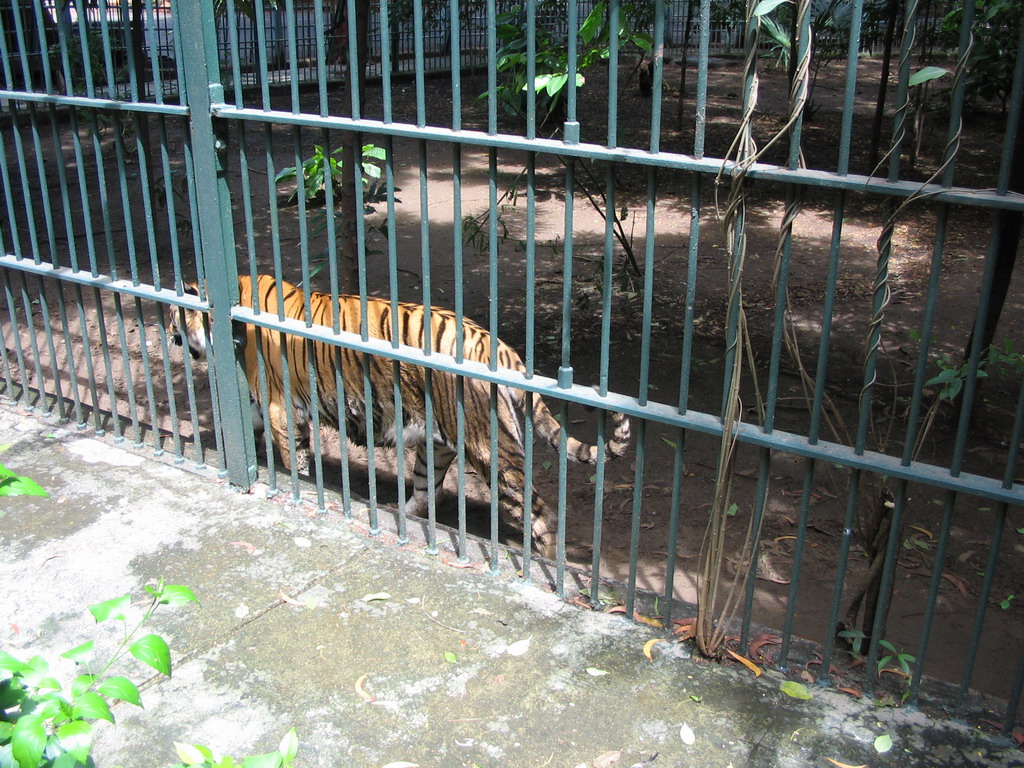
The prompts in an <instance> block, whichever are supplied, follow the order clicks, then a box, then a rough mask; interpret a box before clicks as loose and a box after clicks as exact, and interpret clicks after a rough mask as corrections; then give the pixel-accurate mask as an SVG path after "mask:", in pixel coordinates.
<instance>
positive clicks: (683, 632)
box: [672, 619, 697, 643]
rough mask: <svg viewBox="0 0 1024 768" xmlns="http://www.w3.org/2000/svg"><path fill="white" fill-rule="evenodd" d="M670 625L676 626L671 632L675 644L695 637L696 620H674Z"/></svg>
mask: <svg viewBox="0 0 1024 768" xmlns="http://www.w3.org/2000/svg"><path fill="white" fill-rule="evenodd" d="M672 623H673V624H675V625H676V628H675V629H673V630H672V634H674V635H675V636H676V642H677V643H681V642H683V641H684V640H690V639H691V638H694V637H696V636H697V620H696V619H675V620H673V622H672Z"/></svg>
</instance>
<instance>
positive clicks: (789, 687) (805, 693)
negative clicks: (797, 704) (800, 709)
mask: <svg viewBox="0 0 1024 768" xmlns="http://www.w3.org/2000/svg"><path fill="white" fill-rule="evenodd" d="M779 690H781V691H782V692H783V693H784V694H786V695H787V696H792V697H793V698H794V699H813V698H814V697H813V696H812V695H811V692H810V691H809V690H808V689H807V686H806V685H804V684H803V683H798V682H796V681H794V680H786V681H785V682H784V683H783V684H782V685H780V686H779Z"/></svg>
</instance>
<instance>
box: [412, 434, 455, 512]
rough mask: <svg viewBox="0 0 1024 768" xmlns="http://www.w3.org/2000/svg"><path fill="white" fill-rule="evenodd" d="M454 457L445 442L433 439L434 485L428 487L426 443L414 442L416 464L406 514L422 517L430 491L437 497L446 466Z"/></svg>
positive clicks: (446, 470) (427, 503)
mask: <svg viewBox="0 0 1024 768" xmlns="http://www.w3.org/2000/svg"><path fill="white" fill-rule="evenodd" d="M454 459H455V451H453V450H452V449H451V448H450V447H449V446H448V444H447V443H444V442H442V441H439V440H435V441H434V462H433V464H434V487H433V488H432V489H431V488H430V478H429V477H428V473H427V467H428V464H427V444H426V442H419V443H417V444H416V464H415V466H414V468H413V473H412V488H413V491H412V498H411V499H409V500H408V501H407V502H406V503H405V511H406V513H407V514H410V515H416V516H417V517H423V516H424V515H426V514H427V512H428V510H429V509H430V495H429V494H430V493H431V492H433V494H434V498H435V499H437V497H438V494H439V493H440V492H441V488H442V486H443V485H444V476H445V475H446V474H447V473H448V467H450V466H451V463H452V461H453V460H454Z"/></svg>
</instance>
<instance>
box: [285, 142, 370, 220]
mask: <svg viewBox="0 0 1024 768" xmlns="http://www.w3.org/2000/svg"><path fill="white" fill-rule="evenodd" d="M343 150H344V147H338V148H337V149H335V150H334V151H333V152H331V153H330V154H327V152H326V151H325V150H324V148H323V147H322V146H320V145H319V144H315V145H314V146H313V154H312V155H311V156H310V157H308V158H306V159H305V160H303V161H302V166H301V168H302V192H303V195H304V197H305V199H306V202H307V203H309V202H320V203H322V202H323V201H324V198H325V196H326V192H325V189H326V184H327V176H328V170H329V172H330V177H331V183H332V192H333V193H334V199H335V200H338V199H339V198H340V195H341V169H342V164H343V161H342V158H341V157H340V153H341V152H342V151H343ZM386 159H387V153H386V152H385V150H384V148H383V147H378V146H376V145H374V144H364V145H363V187H364V193H363V204H364V210H363V212H364V213H366V214H371V213H374V208H373V207H372V205H373V204H375V203H381V202H384V201H385V200H387V190H386V189H385V186H384V185H383V184H382V183H381V167H380V165H378V163H379V162H383V161H384V160H386ZM297 177H298V168H297V167H296V166H291V167H289V168H285V169H284V170H282V171H281V172H280V173H278V174H277V176H275V177H274V181H275V182H276V183H277V184H283V183H285V182H290V181H295V180H296V179H297ZM298 194H299V190H298V187H296V189H295V191H294V192H292V194H291V196H290V197H289V198H288V202H289V203H290V202H293V201H294V200H295V198H296V197H297V196H298Z"/></svg>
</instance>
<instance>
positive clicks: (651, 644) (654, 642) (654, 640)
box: [644, 637, 665, 661]
mask: <svg viewBox="0 0 1024 768" xmlns="http://www.w3.org/2000/svg"><path fill="white" fill-rule="evenodd" d="M664 642H665V640H664V638H661V637H655V638H652V639H651V640H648V641H647V642H646V643H644V656H646V657H647V660H648V661H654V657H653V656H652V655H651V650H652V649H653V648H654V646H656V645H657V644H658V643H664Z"/></svg>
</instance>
